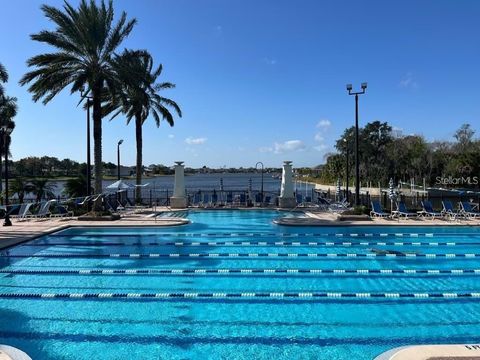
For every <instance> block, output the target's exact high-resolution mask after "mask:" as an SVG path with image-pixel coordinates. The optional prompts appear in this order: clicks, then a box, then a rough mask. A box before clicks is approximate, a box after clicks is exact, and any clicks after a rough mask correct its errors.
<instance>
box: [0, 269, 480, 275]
mask: <svg viewBox="0 0 480 360" xmlns="http://www.w3.org/2000/svg"><path fill="white" fill-rule="evenodd" d="M0 274H17V275H187V276H191V275H210V274H214V275H231V274H242V275H257V274H268V275H269V274H286V275H290V274H294V275H295V274H311V275H317V274H336V275H342V274H348V275H379V274H380V275H392V274H393V275H397V274H406V275H480V269H123V270H119V269H83V270H71V269H64V270H29V269H12V270H5V269H0Z"/></svg>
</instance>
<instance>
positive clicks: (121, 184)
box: [106, 180, 135, 191]
mask: <svg viewBox="0 0 480 360" xmlns="http://www.w3.org/2000/svg"><path fill="white" fill-rule="evenodd" d="M134 187H135V186H134V185H132V184H129V183H126V182H125V181H123V180H117V181H115V182H114V183H113V184H110V185H108V186H107V187H106V188H107V189H109V190H117V191H120V190H128V189H132V188H134Z"/></svg>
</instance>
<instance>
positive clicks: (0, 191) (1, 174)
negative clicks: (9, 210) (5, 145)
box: [0, 150, 3, 205]
mask: <svg viewBox="0 0 480 360" xmlns="http://www.w3.org/2000/svg"><path fill="white" fill-rule="evenodd" d="M2 156H3V153H2V151H1V150H0V194H1V193H2V191H3V185H2V181H3V171H2ZM0 197H1V196H0ZM2 205H3V198H2Z"/></svg>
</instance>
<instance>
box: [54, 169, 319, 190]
mask: <svg viewBox="0 0 480 360" xmlns="http://www.w3.org/2000/svg"><path fill="white" fill-rule="evenodd" d="M250 179H251V181H252V189H253V190H256V191H260V188H261V184H262V175H261V174H258V173H251V174H194V175H187V176H185V187H186V190H187V192H190V191H197V190H214V189H215V190H220V187H221V181H223V189H224V190H226V191H228V190H248V187H249V181H250ZM115 181H116V180H104V181H103V187H104V188H105V187H107V186H108V185H110V184H112V183H113V182H115ZM125 181H126V182H127V183H131V184H135V180H134V179H131V180H130V179H129V180H125ZM173 182H174V176H173V175H169V176H157V177H148V178H144V179H143V181H142V183H143V184H149V187H148V188H149V189H154V190H163V191H165V190H168V191H169V192H172V191H173ZM55 184H56V185H57V187H56V189H55V193H56V195H61V194H62V190H63V188H64V184H65V181H55ZM280 185H281V180H280V179H275V178H273V177H272V175H271V174H264V175H263V189H264V191H265V192H279V191H280ZM312 187H313V185H310V184H305V183H304V182H300V181H298V182H296V188H297V190H298V191H299V192H302V193H303V194H305V191H311V189H312Z"/></svg>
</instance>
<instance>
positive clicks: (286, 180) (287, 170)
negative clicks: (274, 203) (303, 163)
mask: <svg viewBox="0 0 480 360" xmlns="http://www.w3.org/2000/svg"><path fill="white" fill-rule="evenodd" d="M278 205H279V206H280V207H281V208H294V207H295V206H297V202H296V201H295V196H294V195H293V172H292V162H291V161H284V162H283V171H282V187H281V190H280V198H279V199H278Z"/></svg>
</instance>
